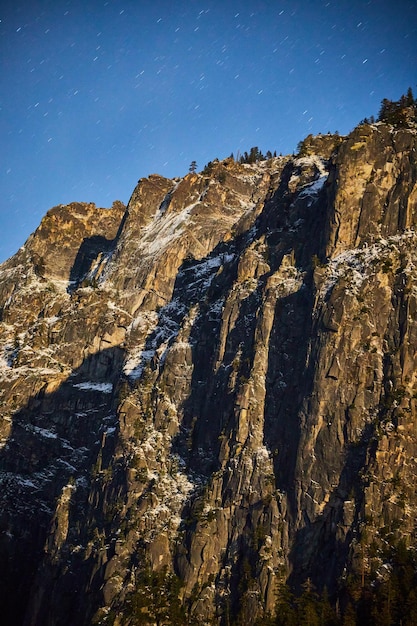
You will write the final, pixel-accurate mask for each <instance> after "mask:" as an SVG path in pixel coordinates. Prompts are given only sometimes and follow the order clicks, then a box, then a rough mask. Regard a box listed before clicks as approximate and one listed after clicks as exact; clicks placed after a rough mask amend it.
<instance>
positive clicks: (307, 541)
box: [289, 424, 377, 593]
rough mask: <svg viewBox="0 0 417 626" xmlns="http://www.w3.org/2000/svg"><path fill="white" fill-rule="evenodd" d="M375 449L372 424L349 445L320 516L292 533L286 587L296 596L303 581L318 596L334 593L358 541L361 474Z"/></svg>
mask: <svg viewBox="0 0 417 626" xmlns="http://www.w3.org/2000/svg"><path fill="white" fill-rule="evenodd" d="M376 446H377V438H376V437H375V424H367V425H366V427H365V429H364V431H363V433H362V435H361V437H360V439H359V440H358V441H357V442H354V443H351V444H350V445H349V446H348V447H347V449H346V451H345V460H344V463H343V468H342V471H341V474H340V479H339V482H338V485H337V486H336V487H335V488H334V489H333V491H332V492H331V494H330V499H329V502H328V504H326V506H325V508H324V510H323V513H322V514H321V515H319V516H318V517H317V518H316V519H315V520H314V521H313V522H310V520H308V519H306V520H305V521H306V524H305V526H304V527H302V528H301V529H300V530H299V531H298V532H297V533H296V535H295V538H294V542H293V547H292V550H291V553H290V561H291V563H292V564H293V571H292V573H291V576H290V579H289V583H290V585H291V586H292V587H294V588H295V589H296V591H297V592H300V591H301V586H302V584H303V583H305V581H306V580H307V578H309V579H310V580H311V582H312V584H313V585H314V587H315V588H316V589H317V590H318V591H319V592H322V591H323V589H324V588H325V587H326V588H327V589H328V591H329V592H330V593H335V592H337V591H338V586H339V584H340V581H341V577H342V575H343V572H344V570H345V568H346V567H347V565H348V560H349V557H350V556H352V554H351V549H352V541H353V540H356V541H359V540H360V536H361V531H360V522H361V520H363V506H364V491H365V487H366V486H367V484H366V478H364V475H365V474H364V471H363V470H365V469H366V467H367V466H368V464H369V462H370V459H372V458H374V455H375V450H376ZM346 502H348V503H349V504H350V505H352V507H353V511H352V521H351V522H350V523H349V524H346V520H345V514H346V513H345V509H344V505H345V503H346ZM342 529H344V532H343V531H342Z"/></svg>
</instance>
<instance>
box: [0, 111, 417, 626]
mask: <svg viewBox="0 0 417 626" xmlns="http://www.w3.org/2000/svg"><path fill="white" fill-rule="evenodd" d="M416 146H417V137H416V133H415V131H414V130H412V129H400V130H394V129H393V128H392V127H391V126H389V125H387V124H383V123H378V124H373V125H369V124H363V125H361V126H359V127H358V128H357V129H355V130H354V131H353V132H352V133H351V134H350V135H349V136H348V137H339V136H330V135H328V136H319V137H317V138H314V137H309V138H308V140H306V142H305V143H304V146H303V151H302V152H301V155H299V156H296V157H278V158H273V159H270V160H268V161H263V162H260V163H256V164H251V165H248V164H243V165H242V164H237V163H235V162H234V161H233V160H231V159H227V160H226V161H223V162H214V163H213V164H211V167H210V169H209V171H208V172H206V174H196V173H192V174H189V175H187V176H186V177H185V178H183V179H177V180H167V179H165V178H162V177H160V176H157V175H152V176H150V177H149V178H147V179H144V180H140V181H139V183H138V186H137V187H136V189H135V191H134V193H133V195H132V198H131V200H130V202H129V205H128V207H127V209H126V210H124V208H123V207H122V206H120V205H115V206H114V207H113V209H111V210H104V209H98V208H96V207H95V206H94V205H85V204H71V205H68V206H65V207H64V206H59V207H55V208H54V209H52V210H51V211H49V212H48V214H47V215H46V217H45V218H44V219H43V220H42V223H41V225H40V227H39V228H38V230H37V231H36V232H35V233H34V234H33V235H32V236H31V237H30V238H29V240H28V241H27V243H26V244H25V246H23V248H22V249H21V250H19V252H18V253H17V254H16V255H15V256H14V257H12V258H11V259H10V260H8V261H7V262H6V263H4V264H3V265H2V266H1V267H0V307H1V323H0V342H1V350H2V352H1V354H2V360H1V369H0V388H1V392H2V395H1V403H2V419H1V422H0V434H1V442H2V449H1V451H0V469H1V474H0V481H1V485H2V486H1V495H0V497H1V508H0V531H1V533H0V555H1V557H0V558H1V562H2V568H1V584H0V593H1V598H2V600H1V603H2V615H3V618H4V620H5V622H4V623H10V624H12V623H13V624H14V625H19V624H22V625H31V626H40V625H42V626H44V625H51V626H52V625H57V624H60V625H61V624H62V625H68V626H70V625H74V624H77V625H79V626H84V625H85V626H87V625H89V624H114V625H118V626H128V625H133V624H142V623H159V624H168V623H169V624H174V623H179V624H181V623H183V624H186V623H190V624H191V623H196V621H198V622H199V623H200V624H222V625H223V624H224V625H226V624H231V623H242V624H253V623H254V622H255V621H256V619H258V618H261V617H262V616H264V615H266V614H274V611H275V603H276V597H277V590H278V587H279V585H280V584H281V583H282V581H283V580H286V579H288V580H289V582H290V583H291V585H292V586H293V587H294V588H295V589H300V588H301V585H302V584H303V583H304V582H305V581H306V580H307V579H309V580H311V581H312V583H313V584H314V585H315V586H316V588H317V589H318V590H322V589H323V588H324V587H325V586H326V587H327V588H328V590H329V592H330V594H332V597H333V598H334V599H335V600H336V599H337V598H338V599H339V601H340V603H341V606H342V609H343V594H342V591H341V589H342V588H343V580H344V579H346V577H347V575H348V574H349V573H351V572H354V571H359V570H360V571H361V572H362V575H363V576H364V575H366V576H368V577H371V576H376V577H378V576H379V575H382V574H381V571H382V568H383V567H384V559H383V549H382V548H383V544H384V542H385V541H386V538H387V535H390V536H391V538H394V539H398V540H399V539H401V538H406V541H407V545H409V546H410V545H411V546H416V545H417V543H416V542H417V537H416V521H415V520H416V518H417V494H416V488H415V477H416V473H417V467H416V461H415V457H417V433H416V429H415V414H416V402H417V374H416V372H417V367H416V365H417V363H416V359H417V321H416V307H417V290H416V286H415V284H416V280H415V278H416V267H417V247H416V242H417V240H416V232H415V227H416V222H417V184H416V181H417V162H416ZM371 544H372V545H371ZM370 547H372V550H371V549H370ZM152 585H153V586H154V588H152ZM155 585H156V587H155Z"/></svg>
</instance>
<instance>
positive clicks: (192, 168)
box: [188, 161, 197, 173]
mask: <svg viewBox="0 0 417 626" xmlns="http://www.w3.org/2000/svg"><path fill="white" fill-rule="evenodd" d="M196 169H197V161H191V163H190V167H189V168H188V171H189V172H192V173H194V172H195V171H196Z"/></svg>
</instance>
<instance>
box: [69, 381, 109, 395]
mask: <svg viewBox="0 0 417 626" xmlns="http://www.w3.org/2000/svg"><path fill="white" fill-rule="evenodd" d="M73 387H76V388H77V389H81V391H100V392H101V393H112V391H113V385H112V384H111V383H95V382H92V381H88V382H84V383H74V384H73Z"/></svg>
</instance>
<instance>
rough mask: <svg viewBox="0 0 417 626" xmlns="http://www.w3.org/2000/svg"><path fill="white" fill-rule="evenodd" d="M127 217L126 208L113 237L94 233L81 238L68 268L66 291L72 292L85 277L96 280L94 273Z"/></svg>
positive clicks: (111, 246)
mask: <svg viewBox="0 0 417 626" xmlns="http://www.w3.org/2000/svg"><path fill="white" fill-rule="evenodd" d="M127 218H128V211H127V209H126V211H125V213H124V215H123V218H122V220H121V222H120V225H119V228H118V230H117V233H116V236H115V238H114V239H106V238H105V237H103V236H102V235H94V236H92V237H86V238H85V239H84V240H83V242H82V243H81V245H80V247H79V249H78V252H77V256H76V257H75V260H74V263H73V266H72V268H71V270H70V275H69V287H68V293H72V292H74V291H75V290H76V289H77V288H78V287H79V286H80V285H81V284H82V283H83V281H84V280H86V279H87V280H89V281H90V282H94V281H95V280H97V278H98V276H99V275H96V272H97V270H98V268H99V266H100V265H101V264H102V263H103V262H105V261H106V259H107V258H109V257H110V255H111V254H112V253H113V252H114V250H115V249H116V245H117V242H118V240H119V237H120V235H121V233H122V231H123V228H124V225H125V222H126V220H127Z"/></svg>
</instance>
